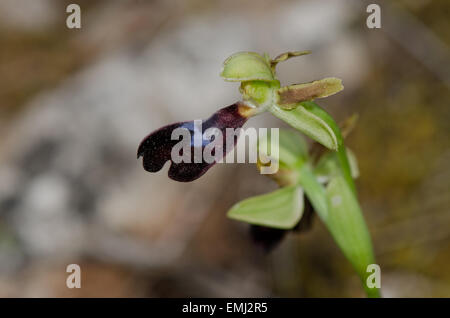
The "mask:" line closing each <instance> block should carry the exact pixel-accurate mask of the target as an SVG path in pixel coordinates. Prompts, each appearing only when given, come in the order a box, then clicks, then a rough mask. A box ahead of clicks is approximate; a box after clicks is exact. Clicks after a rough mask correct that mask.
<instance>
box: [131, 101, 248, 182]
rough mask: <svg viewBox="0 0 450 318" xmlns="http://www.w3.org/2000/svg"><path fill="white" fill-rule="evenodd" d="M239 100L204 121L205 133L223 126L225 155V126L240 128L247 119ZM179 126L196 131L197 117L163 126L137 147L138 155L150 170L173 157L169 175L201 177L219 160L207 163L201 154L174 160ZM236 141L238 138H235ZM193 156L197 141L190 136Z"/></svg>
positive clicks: (182, 179) (185, 178)
mask: <svg viewBox="0 0 450 318" xmlns="http://www.w3.org/2000/svg"><path fill="white" fill-rule="evenodd" d="M240 107H241V106H240V105H239V103H235V104H232V105H230V106H228V107H225V108H222V109H220V110H218V111H217V112H215V113H214V114H213V115H212V116H211V117H210V118H208V119H206V120H203V121H202V134H203V133H204V132H205V130H206V129H208V128H211V127H216V128H218V129H220V130H221V132H222V137H223V145H224V147H223V152H222V156H221V158H223V157H224V156H225V155H226V153H227V152H226V147H225V145H226V143H225V138H226V128H234V129H235V128H240V127H242V126H243V125H244V123H245V122H246V121H247V118H246V117H244V116H243V115H242V114H241V112H240ZM176 128H186V129H188V130H189V131H190V132H191V135H193V133H194V121H186V122H179V123H175V124H171V125H167V126H164V127H162V128H160V129H158V130H156V131H154V132H153V133H151V134H150V135H148V136H147V137H145V138H144V140H142V142H141V144H140V145H139V148H138V151H137V158H138V159H139V158H140V157H143V161H142V164H143V167H144V169H145V170H147V171H149V172H157V171H159V170H161V169H162V167H163V166H164V164H165V163H166V162H167V161H169V160H170V161H171V165H170V168H169V173H168V175H169V178H171V179H173V180H175V181H180V182H190V181H194V180H196V179H198V178H199V177H201V176H202V175H203V174H205V173H206V171H208V169H209V168H211V167H212V166H213V165H214V164H215V163H216V162H215V161H214V162H212V163H208V162H205V161H204V160H203V158H202V160H201V162H199V163H194V162H192V163H185V162H181V163H175V162H173V161H172V160H171V152H172V148H173V146H175V145H176V144H177V143H179V142H180V140H172V139H171V136H172V131H173V130H175V129H176ZM210 142H212V141H207V140H204V139H203V142H202V145H201V148H202V149H201V151H202V153H203V150H204V148H205V146H206V145H207V144H208V143H210ZM235 144H236V140H235ZM190 150H191V158H194V156H193V154H194V144H193V141H192V140H191V144H190Z"/></svg>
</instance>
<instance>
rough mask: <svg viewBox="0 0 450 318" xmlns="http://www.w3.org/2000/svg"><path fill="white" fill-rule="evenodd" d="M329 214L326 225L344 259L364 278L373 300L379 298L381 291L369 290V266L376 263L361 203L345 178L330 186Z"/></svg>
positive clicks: (328, 190) (328, 193)
mask: <svg viewBox="0 0 450 318" xmlns="http://www.w3.org/2000/svg"><path fill="white" fill-rule="evenodd" d="M326 192H327V198H328V207H329V213H328V218H327V221H326V225H327V227H328V229H329V231H330V232H331V234H332V236H333V237H334V240H335V241H336V243H337V244H338V245H339V247H340V248H341V250H342V252H343V253H344V255H345V256H346V257H347V259H348V260H349V261H350V263H352V265H353V267H354V268H355V270H356V272H357V273H358V275H359V276H360V278H361V280H362V282H363V285H364V287H365V289H366V292H367V293H368V295H369V297H377V296H379V290H378V289H376V288H373V289H370V288H368V287H367V284H366V279H367V277H368V273H367V271H366V270H367V266H368V265H369V264H373V263H374V262H375V259H374V256H373V252H372V243H371V240H370V234H369V231H368V229H367V227H366V223H365V221H364V218H363V215H362V212H361V209H360V207H359V204H358V201H357V199H356V197H355V195H354V193H353V191H352V190H351V189H350V187H349V185H348V184H347V182H346V180H345V179H344V178H343V177H342V176H336V177H334V178H333V179H331V181H330V182H329V184H328V186H327V189H326Z"/></svg>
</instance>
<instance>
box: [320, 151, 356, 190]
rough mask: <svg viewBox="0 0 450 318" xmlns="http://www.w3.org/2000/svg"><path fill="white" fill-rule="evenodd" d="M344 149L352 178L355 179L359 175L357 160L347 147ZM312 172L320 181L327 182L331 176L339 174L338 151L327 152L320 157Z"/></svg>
mask: <svg viewBox="0 0 450 318" xmlns="http://www.w3.org/2000/svg"><path fill="white" fill-rule="evenodd" d="M346 151H347V158H348V161H349V164H350V171H351V174H352V178H353V179H356V178H358V177H359V169H358V162H357V160H356V157H355V155H354V154H353V152H352V151H351V150H350V149H349V148H346ZM314 173H315V174H316V176H317V178H318V179H319V181H320V182H322V183H323V182H328V181H329V180H330V179H331V178H332V177H334V176H337V175H339V174H341V170H340V162H339V157H338V153H337V152H327V153H325V154H324V155H323V156H322V157H320V159H319V162H318V163H317V164H316V166H315V168H314Z"/></svg>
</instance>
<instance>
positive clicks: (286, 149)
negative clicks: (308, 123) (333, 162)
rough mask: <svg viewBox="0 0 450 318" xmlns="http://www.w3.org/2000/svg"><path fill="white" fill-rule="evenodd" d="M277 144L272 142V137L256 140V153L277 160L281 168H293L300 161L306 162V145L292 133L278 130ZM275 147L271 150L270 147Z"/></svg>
mask: <svg viewBox="0 0 450 318" xmlns="http://www.w3.org/2000/svg"><path fill="white" fill-rule="evenodd" d="M278 132H279V139H278V142H272V135H271V134H270V133H269V134H267V138H260V139H258V151H260V152H261V153H262V154H264V155H265V156H267V157H270V158H273V159H275V160H278V162H279V164H280V166H281V167H286V168H295V167H296V166H297V165H298V164H299V163H300V161H302V162H303V161H306V158H307V157H308V145H307V143H306V140H305V139H304V138H303V137H302V136H301V135H299V134H298V133H295V132H294V131H290V130H286V129H279V130H278ZM272 143H273V145H274V146H275V147H277V148H276V149H272V148H271V145H272Z"/></svg>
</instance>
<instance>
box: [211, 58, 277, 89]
mask: <svg viewBox="0 0 450 318" xmlns="http://www.w3.org/2000/svg"><path fill="white" fill-rule="evenodd" d="M220 76H222V77H223V78H224V79H225V80H226V81H230V82H243V81H253V80H259V81H267V82H271V81H273V80H274V79H275V78H274V76H273V74H272V70H271V68H270V64H269V62H268V61H267V60H266V59H265V58H264V57H262V56H261V55H259V54H258V53H255V52H239V53H235V54H233V55H231V56H230V57H229V58H227V59H226V60H225V62H224V63H223V69H222V72H221V73H220Z"/></svg>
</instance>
